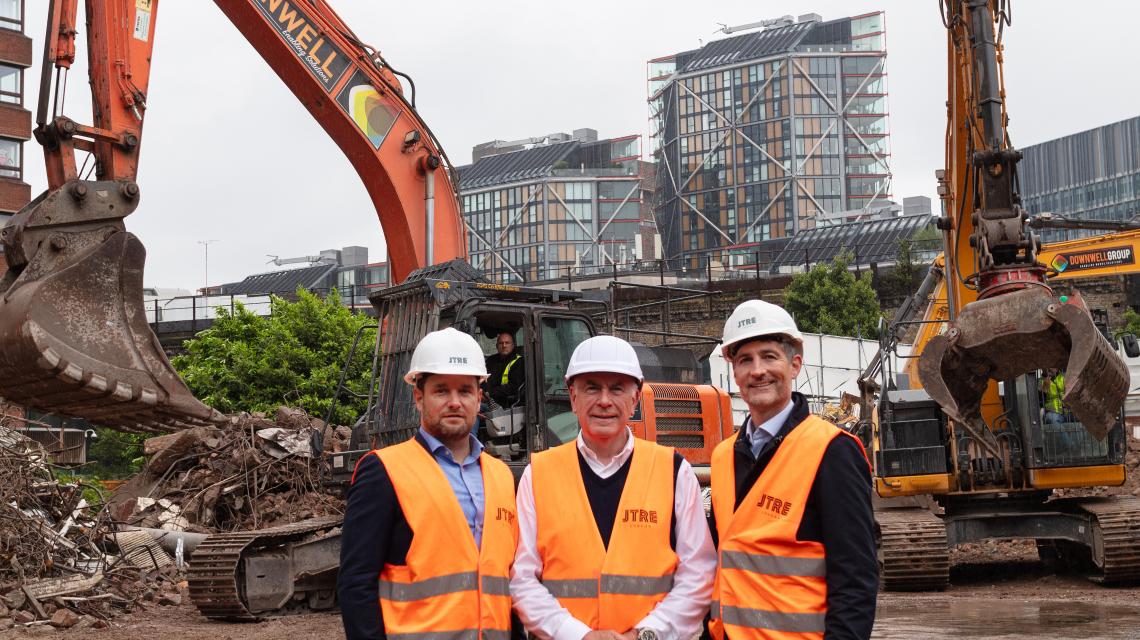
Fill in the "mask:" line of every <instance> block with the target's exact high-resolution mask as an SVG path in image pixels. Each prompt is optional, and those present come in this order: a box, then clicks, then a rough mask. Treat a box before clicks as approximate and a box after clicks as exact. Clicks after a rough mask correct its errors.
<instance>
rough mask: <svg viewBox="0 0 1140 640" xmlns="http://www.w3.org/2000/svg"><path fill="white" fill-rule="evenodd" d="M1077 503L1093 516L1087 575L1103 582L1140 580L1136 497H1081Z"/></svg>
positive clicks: (1139, 507)
mask: <svg viewBox="0 0 1140 640" xmlns="http://www.w3.org/2000/svg"><path fill="white" fill-rule="evenodd" d="M1078 506H1079V507H1080V508H1081V509H1082V510H1083V511H1085V512H1086V513H1089V514H1091V515H1092V517H1093V526H1094V528H1093V550H1092V559H1093V564H1094V565H1096V568H1097V569H1099V570H1100V573H1099V574H1097V575H1093V576H1091V579H1092V580H1093V581H1094V582H1098V583H1100V584H1105V585H1113V584H1121V583H1125V582H1136V581H1140V498H1133V497H1126V498H1109V499H1104V500H1095V501H1094V500H1082V501H1080V502H1079V503H1078Z"/></svg>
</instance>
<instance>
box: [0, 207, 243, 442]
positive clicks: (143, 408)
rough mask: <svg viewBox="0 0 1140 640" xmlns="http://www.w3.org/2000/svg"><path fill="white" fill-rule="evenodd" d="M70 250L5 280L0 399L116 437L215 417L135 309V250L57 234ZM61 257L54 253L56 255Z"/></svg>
mask: <svg viewBox="0 0 1140 640" xmlns="http://www.w3.org/2000/svg"><path fill="white" fill-rule="evenodd" d="M59 233H60V234H64V235H68V236H69V237H74V238H75V241H72V242H67V243H60V244H61V245H62V246H65V247H68V248H70V247H77V248H78V249H75V250H74V253H73V255H70V256H64V258H65V259H61V256H60V255H58V252H57V253H56V254H53V255H47V254H49V253H51V252H49V251H48V250H41V251H40V252H39V253H37V254H36V255H35V256H33V257H32V258H31V260H30V261H29V262H28V263H27V264H25V265H22V267H21V268H20V269H19V270H18V274H17V275H16V277H14V278H13V277H11V276H12V274H9V277H7V278H5V282H6V283H8V285H9V286H8V288H7V290H6V291H4V292H2V297H0V397H3V398H5V399H6V400H9V401H12V402H16V403H19V404H22V405H25V406H28V407H32V408H35V409H38V410H41V411H46V412H52V413H55V414H58V415H65V416H74V417H78V418H86V419H89V420H91V421H93V422H95V423H96V424H102V425H106V426H112V427H115V428H118V429H121V430H124V431H136V432H163V431H176V430H179V429H184V428H187V427H193V426H197V425H202V424H212V423H217V422H218V421H219V420H222V419H223V417H222V416H221V414H219V413H218V412H217V411H214V410H213V409H211V408H209V407H207V406H206V405H204V404H202V403H201V402H199V401H198V400H197V399H196V398H194V396H193V394H192V393H191V392H190V390H189V389H188V388H187V387H186V385H185V383H183V382H182V380H181V379H180V378H179V377H178V374H177V373H176V372H175V371H174V369H173V368H172V367H171V366H170V361H169V360H168V359H167V358H166V355H165V354H164V353H163V351H162V349H161V346H160V345H159V342H158V340H157V338H155V336H154V333H153V332H152V331H151V329H150V326H149V325H148V324H147V322H146V314H145V311H144V309H143V303H142V271H143V269H142V267H143V262H144V260H145V255H146V252H145V250H144V249H143V246H142V243H140V242H139V241H138V239H137V238H135V237H134V236H133V235H131V234H129V233H127V232H125V231H112V232H110V233H108V231H107V228H106V227H104V228H100V229H97V230H94V231H91V230H85V231H74V232H67V231H60V232H59ZM68 250H70V249H64V252H66V251H68Z"/></svg>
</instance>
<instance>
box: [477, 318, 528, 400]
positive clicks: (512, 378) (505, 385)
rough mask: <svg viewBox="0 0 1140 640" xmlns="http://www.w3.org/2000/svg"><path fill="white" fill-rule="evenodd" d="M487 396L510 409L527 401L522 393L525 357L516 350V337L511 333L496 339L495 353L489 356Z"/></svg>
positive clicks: (505, 332)
mask: <svg viewBox="0 0 1140 640" xmlns="http://www.w3.org/2000/svg"><path fill="white" fill-rule="evenodd" d="M486 363H487V374H488V377H487V383H486V385H485V386H486V387H487V395H488V396H491V399H492V400H494V401H495V404H497V405H499V406H500V407H503V408H506V409H509V408H511V407H513V406H515V405H516V404H518V403H519V401H520V400H525V398H524V397H523V393H522V387H523V384H524V383H525V382H526V379H525V377H524V376H525V371H526V367H525V366H524V365H523V356H522V354H521V353H519V352H518V350H517V349H515V337H514V335H512V334H511V332H510V331H503V332H500V333H499V335H498V337H497V338H495V353H492V354H491V355H489V356H487V360H486Z"/></svg>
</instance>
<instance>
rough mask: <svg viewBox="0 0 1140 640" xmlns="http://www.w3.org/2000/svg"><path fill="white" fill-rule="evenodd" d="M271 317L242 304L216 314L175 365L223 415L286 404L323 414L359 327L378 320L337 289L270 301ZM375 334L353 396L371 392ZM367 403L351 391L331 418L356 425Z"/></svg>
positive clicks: (368, 336)
mask: <svg viewBox="0 0 1140 640" xmlns="http://www.w3.org/2000/svg"><path fill="white" fill-rule="evenodd" d="M271 309H272V313H271V315H269V316H258V315H255V314H253V313H251V312H250V311H249V310H247V309H246V308H245V307H244V306H242V305H237V306H236V307H235V309H234V311H233V313H232V314H231V313H230V312H229V311H228V310H227V309H225V308H219V309H218V318H217V320H216V321H215V322H214V325H213V326H212V327H211V328H209V329H207V330H206V331H203V332H202V333H200V334H198V336H197V337H195V338H193V339H191V340H188V341H187V342H186V354H185V355H180V356H177V357H175V358H174V359H173V361H172V364H173V365H174V368H175V369H176V370H177V371H178V373H179V374H180V375H181V376H182V378H183V380H185V381H186V385H187V386H188V387H189V388H190V390H191V391H192V392H194V395H195V396H197V397H198V399H200V400H201V401H202V402H204V403H206V404H208V405H210V406H211V407H213V408H215V409H217V410H218V411H222V412H224V413H232V412H236V411H250V412H253V411H273V410H274V409H276V408H277V407H278V406H280V405H282V404H287V405H289V406H293V407H300V408H302V409H304V410H305V411H307V412H309V414H311V415H314V416H319V417H322V418H323V417H324V415H325V413H326V412H327V411H328V408H329V406H330V404H331V402H332V396H333V393H334V392H335V391H336V384H337V380H338V379H339V377H340V373H341V369H342V368H343V367H344V364H345V360H346V358H347V357H348V351H349V349H350V348H351V347H352V341H353V338H354V337H355V336H356V333H357V331H358V330H359V329H360V327H362V326H364V325H367V324H369V323H370V322H373V320H372V319H371V318H369V317H367V316H364V315H356V314H353V313H352V311H351V310H350V309H348V308H347V307H345V306H344V305H342V304H341V303H340V298H339V296H337V295H336V294H335V292H334V293H333V294H332V295H330V296H329V297H328V298H325V299H323V300H322V299H321V298H319V297H317V296H316V295H314V294H312V293H309V292H307V291H305V290H303V289H298V290H297V301H296V302H289V301H288V300H285V299H282V298H279V297H277V296H272V301H271ZM375 336H376V332H375V330H374V329H369V330H367V331H366V332H365V335H364V336H363V337H362V338H361V345H362V346H363V347H364V348H360V347H358V348H357V351H356V355H355V357H354V358H353V362H352V364H351V366H350V368H349V371H348V375H347V377H346V378H345V384H346V385H347V386H348V387H349V388H350V389H353V390H355V391H358V392H360V391H363V390H365V389H367V388H368V383H369V377H370V375H371V361H372V349H371V348H370V347H371V345H372V344H373V343H374V342H375ZM365 404H366V400H365V399H361V398H354V397H351V396H348V395H346V394H342V397H341V398H340V399H339V401H338V402H337V409H336V411H335V413H334V414H333V416H332V419H333V422H334V423H336V424H351V423H352V422H353V421H355V419H356V417H357V416H359V415H360V414H362V413H364V411H365V408H366V407H365Z"/></svg>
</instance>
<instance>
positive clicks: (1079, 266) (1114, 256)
mask: <svg viewBox="0 0 1140 640" xmlns="http://www.w3.org/2000/svg"><path fill="white" fill-rule="evenodd" d="M1124 264H1136V254H1135V252H1133V251H1132V247H1129V246H1124V247H1108V248H1105V249H1094V250H1092V251H1075V252H1073V253H1058V254H1057V255H1056V256H1054V257H1053V259H1052V260H1051V261H1050V262H1049V266H1050V267H1051V268H1052V269H1053V270H1054V271H1056V272H1057V273H1064V272H1066V271H1083V270H1085V269H1100V268H1103V267H1116V266H1119V265H1124Z"/></svg>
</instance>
